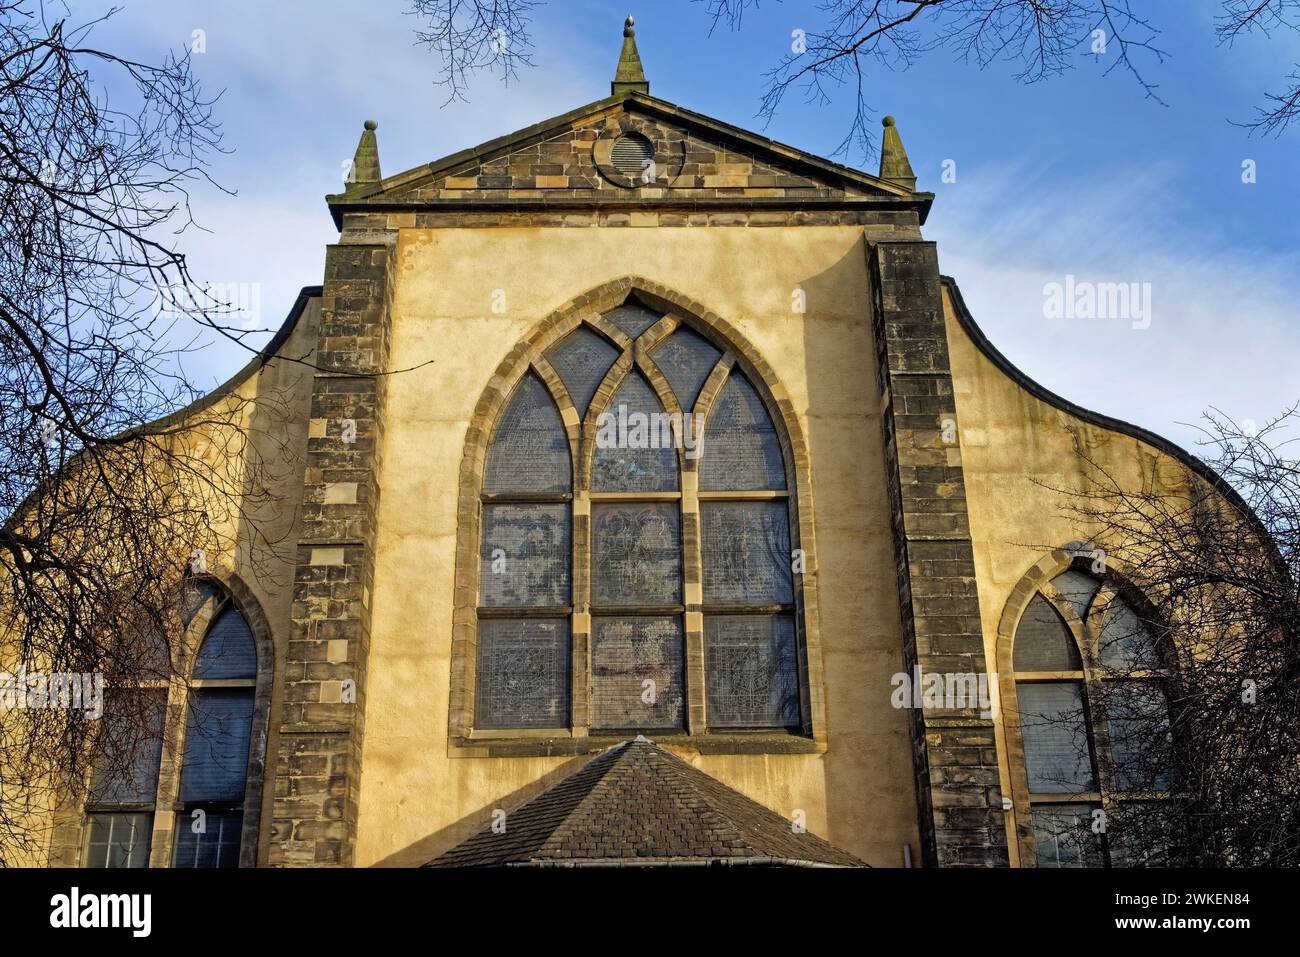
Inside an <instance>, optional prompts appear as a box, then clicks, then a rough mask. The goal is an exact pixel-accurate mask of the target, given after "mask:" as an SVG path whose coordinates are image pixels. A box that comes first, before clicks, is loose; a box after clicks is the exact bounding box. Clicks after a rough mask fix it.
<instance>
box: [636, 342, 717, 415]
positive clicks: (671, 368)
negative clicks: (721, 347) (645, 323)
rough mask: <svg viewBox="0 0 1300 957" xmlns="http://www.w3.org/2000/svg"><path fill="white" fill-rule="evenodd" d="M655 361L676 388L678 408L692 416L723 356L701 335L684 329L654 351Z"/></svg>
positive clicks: (674, 391) (674, 389)
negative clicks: (714, 368)
mask: <svg viewBox="0 0 1300 957" xmlns="http://www.w3.org/2000/svg"><path fill="white" fill-rule="evenodd" d="M653 358H654V361H655V364H656V365H657V366H659V371H660V372H662V373H663V374H664V378H666V379H667V380H668V384H669V385H671V386H672V387H673V393H674V394H675V395H676V396H677V404H678V405H680V406H681V408H682V411H683V412H689V411H690V410H691V409H693V408H694V407H695V399H696V398H697V397H698V396H699V394H700V389H702V388H703V387H704V382H705V380H706V379H708V377H709V373H711V372H712V371H713V367H714V366H716V365H717V364H718V360H719V359H721V358H722V353H721V352H719V351H718V350H717V349H716V348H714V346H713V344H712V343H711V342H709V340H707V339H705V338H704V337H703V336H702V335H700V334H699V333H698V332H695V331H694V330H693V329H689V328H687V327H686V326H681V327H680V328H678V330H677V331H676V332H674V333H673V334H672V335H671V336H669V337H668V338H667V339H665V340H664V341H663V342H661V343H660V344H659V345H658V346H656V347H655V350H654V353H653Z"/></svg>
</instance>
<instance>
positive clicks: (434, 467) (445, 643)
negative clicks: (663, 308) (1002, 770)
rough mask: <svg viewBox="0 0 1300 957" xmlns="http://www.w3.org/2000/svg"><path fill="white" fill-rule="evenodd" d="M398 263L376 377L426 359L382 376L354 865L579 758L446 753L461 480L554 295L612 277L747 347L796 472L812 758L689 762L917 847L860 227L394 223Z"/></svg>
mask: <svg viewBox="0 0 1300 957" xmlns="http://www.w3.org/2000/svg"><path fill="white" fill-rule="evenodd" d="M867 229H868V230H870V229H871V227H867ZM396 264H397V267H396V268H397V276H396V291H395V295H394V300H393V306H392V317H391V318H392V322H391V337H392V338H391V356H390V362H391V367H392V368H397V369H401V368H407V367H412V366H419V365H420V364H421V363H425V362H426V361H428V360H433V361H432V363H431V364H429V365H425V366H422V367H421V368H419V369H417V370H416V371H412V372H407V373H402V374H400V375H397V376H393V377H391V378H390V379H389V381H388V383H387V388H388V395H387V409H386V422H385V451H384V461H383V472H382V475H381V477H380V482H381V485H382V488H383V495H382V499H381V504H380V509H379V514H378V518H377V522H378V537H377V546H376V548H377V557H376V562H377V564H376V575H375V590H374V595H373V606H372V620H371V647H370V657H369V673H368V687H367V694H366V719H365V725H366V732H365V739H364V751H363V759H362V765H363V772H362V776H361V794H360V800H359V807H360V817H359V820H358V834H357V844H356V863H357V864H358V865H368V864H419V863H423V862H425V861H427V860H429V859H430V858H432V857H434V856H436V855H437V854H438V853H440V852H441V851H442V850H444V849H446V848H447V847H449V846H450V845H451V844H454V843H455V842H457V841H458V840H460V839H462V838H464V837H465V836H467V835H468V834H469V833H471V832H472V831H473V830H475V829H477V828H478V827H481V826H483V825H484V824H485V823H486V821H487V815H488V814H489V813H490V811H491V810H492V809H493V808H495V807H506V808H509V807H512V806H514V805H515V804H517V803H518V802H519V801H521V800H523V799H525V798H526V797H528V796H531V795H532V794H534V793H536V792H537V791H538V790H540V788H542V787H543V786H545V784H547V783H549V782H550V781H551V780H553V779H554V778H555V777H557V776H559V775H562V774H564V773H567V772H568V771H569V770H570V769H572V768H574V767H577V766H579V765H580V763H581V762H583V761H585V760H586V759H585V758H572V757H568V758H564V757H552V758H543V757H522V758H520V757H470V756H465V752H464V750H463V749H449V747H448V737H447V714H448V687H449V677H450V674H451V661H450V652H451V638H452V600H453V594H452V591H453V589H452V583H453V575H454V556H455V553H456V508H457V488H458V481H459V475H460V467H461V456H462V451H463V448H464V442H465V435H466V429H467V427H468V425H469V423H470V419H471V415H472V413H473V411H474V406H475V403H476V402H477V400H478V397H479V395H480V394H481V393H482V391H483V389H484V387H485V386H486V385H487V383H488V380H489V378H490V376H491V375H492V373H493V371H494V370H495V369H496V367H497V365H498V364H499V363H500V361H501V360H502V358H503V357H504V356H505V355H506V354H507V352H508V351H509V350H510V349H511V347H512V346H513V345H514V344H515V343H516V342H517V341H519V340H520V339H521V338H523V337H525V336H526V335H527V334H528V332H529V330H530V329H531V328H532V327H534V326H535V325H536V324H537V323H539V322H540V321H541V320H543V319H544V318H545V317H546V316H547V315H548V314H550V313H551V312H553V311H554V310H556V309H558V308H560V307H561V306H563V305H564V304H565V303H566V302H567V301H569V300H570V299H572V298H574V297H576V296H579V295H581V294H582V293H584V292H586V291H588V290H590V289H592V288H595V287H597V286H600V285H602V284H604V283H607V282H610V281H611V280H616V279H619V278H621V277H624V276H628V275H638V276H644V277H646V278H647V279H649V280H651V281H652V282H655V283H658V284H661V285H662V286H665V287H667V288H669V289H671V290H674V291H675V292H677V293H679V294H681V295H682V296H685V297H687V298H689V299H692V300H695V301H697V302H699V303H701V304H702V305H704V306H707V307H708V308H709V309H710V310H712V311H713V312H715V313H717V314H718V315H720V316H721V317H722V318H724V319H725V320H726V321H728V322H729V323H731V324H732V325H733V326H735V327H736V328H737V329H738V330H739V331H740V332H741V333H742V334H743V335H745V336H746V337H748V339H749V340H750V342H751V343H752V344H753V345H754V346H755V347H756V348H757V350H758V351H759V352H760V353H761V354H762V356H763V358H764V359H766V361H767V362H768V363H769V364H770V365H771V367H772V368H773V369H774V370H775V373H776V375H777V376H778V377H779V379H780V380H781V382H782V384H783V385H784V386H785V388H786V390H787V391H788V393H789V395H790V397H791V399H792V400H793V404H794V406H795V409H796V412H797V414H798V416H799V420H800V424H801V426H802V428H803V430H804V433H805V435H806V437H807V440H808V445H809V455H810V458H811V461H812V470H811V471H812V488H813V502H812V508H813V511H814V521H815V529H816V547H817V559H818V565H819V569H820V575H819V581H820V595H819V598H820V601H819V604H820V609H821V618H820V632H821V646H822V650H823V656H824V662H825V667H824V681H825V696H826V715H827V727H828V732H829V736H828V750H827V751H826V752H825V753H824V754H754V755H720V754H706V755H700V754H694V753H689V752H688V753H683V757H685V758H686V759H687V760H689V761H691V762H692V763H693V764H695V765H696V766H698V767H700V768H701V769H702V770H704V771H705V772H707V773H709V774H711V775H713V776H715V777H717V778H718V779H720V780H721V781H723V782H724V783H726V784H729V785H731V786H732V787H735V788H737V789H738V790H740V791H742V792H743V793H745V794H747V795H749V796H750V797H752V798H754V799H755V800H757V801H759V802H760V803H762V804H764V805H766V806H768V807H770V808H772V809H774V810H776V811H777V812H778V813H780V814H782V815H785V816H790V815H792V814H794V813H795V811H797V810H802V811H804V812H805V814H806V817H807V826H808V828H809V829H810V830H812V831H814V832H816V833H819V834H821V835H823V836H825V837H827V838H828V839H829V840H831V841H832V842H833V843H835V844H838V845H839V846H841V847H844V848H845V849H847V850H849V851H851V852H853V853H855V854H857V855H858V856H860V857H862V858H863V859H864V860H866V861H867V862H868V863H871V864H876V865H884V866H897V865H899V864H900V863H901V861H902V853H903V851H902V848H903V845H904V844H911V845H912V847H913V851H914V852H915V851H916V842H917V825H916V801H915V795H914V792H913V787H912V783H911V782H912V766H911V756H910V755H911V746H910V742H909V739H908V730H907V722H906V718H905V715H904V714H903V713H902V712H900V711H896V710H894V709H893V708H891V707H890V706H889V693H890V690H891V686H890V676H891V675H893V674H894V673H895V672H897V671H899V670H901V666H902V658H901V650H900V637H899V613H898V604H897V592H896V584H895V579H894V564H893V558H892V542H891V533H890V522H889V505H888V501H887V496H886V492H885V486H884V482H883V478H882V477H883V475H884V472H885V464H884V461H883V458H882V456H883V444H882V439H881V425H880V401H879V388H878V386H877V383H876V372H875V369H874V365H873V358H872V357H873V355H874V350H873V345H872V339H871V325H870V308H871V306H870V303H871V298H872V297H871V290H870V287H869V282H870V280H869V273H868V267H867V258H866V249H865V246H864V230H863V227H858V226H800V227H788V226H787V227H782V226H772V227H765V228H753V227H749V228H745V227H734V228H733V227H728V226H718V227H707V228H678V227H668V226H657V227H650V228H636V226H635V225H633V226H632V227H630V228H533V227H520V228H513V227H496V228H479V229H456V228H444V229H411V228H407V229H402V230H401V231H400V234H399V240H398V247H397V258H396ZM797 289H801V290H803V292H804V294H805V295H806V299H807V310H806V312H805V313H799V312H797V311H796V310H794V309H793V308H792V304H793V301H794V299H793V297H794V293H795V290H797ZM502 296H504V304H505V308H504V311H503V312H500V313H496V312H494V311H493V303H494V301H497V302H500V301H501V299H500V298H499V297H502ZM494 297H497V298H496V299H495V300H494ZM805 506H806V503H805ZM818 680H819V679H818Z"/></svg>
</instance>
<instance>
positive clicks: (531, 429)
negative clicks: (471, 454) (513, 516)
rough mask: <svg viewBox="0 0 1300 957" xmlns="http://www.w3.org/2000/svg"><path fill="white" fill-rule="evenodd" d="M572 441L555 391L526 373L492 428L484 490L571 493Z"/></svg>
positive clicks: (484, 476) (484, 475)
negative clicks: (567, 433)
mask: <svg viewBox="0 0 1300 957" xmlns="http://www.w3.org/2000/svg"><path fill="white" fill-rule="evenodd" d="M572 478H573V475H572V466H571V464H570V461H569V440H568V437H567V436H566V435H565V432H564V424H563V423H562V422H561V421H560V410H559V409H557V408H556V407H555V402H554V400H552V399H551V393H550V392H548V391H547V389H546V386H545V385H543V384H542V380H541V379H539V378H537V377H536V376H534V375H527V376H524V378H523V379H522V380H521V381H520V383H519V385H518V386H517V387H516V388H515V391H514V394H513V395H512V396H511V397H510V401H509V403H507V405H506V408H505V411H504V412H502V413H501V418H500V420H499V421H498V422H497V425H496V429H495V431H493V433H492V444H491V445H490V446H489V447H488V454H487V466H486V468H485V470H484V473H483V491H485V492H567V491H568V490H569V488H570V487H571V486H572Z"/></svg>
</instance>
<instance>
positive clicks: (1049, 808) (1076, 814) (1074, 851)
mask: <svg viewBox="0 0 1300 957" xmlns="http://www.w3.org/2000/svg"><path fill="white" fill-rule="evenodd" d="M1094 811H1100V808H1094V807H1093V806H1092V805H1090V804H1053V805H1039V806H1037V807H1035V808H1034V810H1033V820H1034V847H1035V850H1036V852H1037V858H1038V866H1039V867H1102V866H1104V855H1103V853H1102V848H1101V834H1100V833H1099V832H1097V831H1095V830H1094V828H1096V827H1101V826H1102V825H1101V819H1100V818H1097V817H1095V816H1094V814H1093V812H1094Z"/></svg>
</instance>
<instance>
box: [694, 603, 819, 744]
mask: <svg viewBox="0 0 1300 957" xmlns="http://www.w3.org/2000/svg"><path fill="white" fill-rule="evenodd" d="M795 655H796V650H795V634H794V622H793V621H792V620H791V618H790V617H789V616H788V615H706V616H705V618H704V665H705V672H706V675H707V685H708V723H709V727H711V728H789V727H795V726H797V725H798V724H799V723H800V718H799V669H798V662H797V661H796V658H795Z"/></svg>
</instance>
